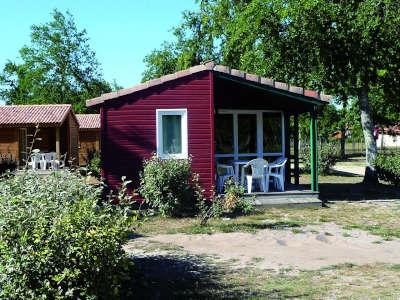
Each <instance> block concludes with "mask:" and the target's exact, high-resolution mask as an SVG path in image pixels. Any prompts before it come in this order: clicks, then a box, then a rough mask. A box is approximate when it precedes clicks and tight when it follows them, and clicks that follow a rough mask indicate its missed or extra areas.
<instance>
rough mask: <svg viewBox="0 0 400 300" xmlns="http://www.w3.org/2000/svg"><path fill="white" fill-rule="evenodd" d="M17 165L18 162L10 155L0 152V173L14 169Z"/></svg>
mask: <svg viewBox="0 0 400 300" xmlns="http://www.w3.org/2000/svg"><path fill="white" fill-rule="evenodd" d="M17 167H18V162H17V161H16V160H15V159H13V158H12V156H11V155H1V154H0V175H1V174H3V173H5V172H7V171H14V170H15V169H16V168H17Z"/></svg>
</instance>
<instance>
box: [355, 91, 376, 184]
mask: <svg viewBox="0 0 400 300" xmlns="http://www.w3.org/2000/svg"><path fill="white" fill-rule="evenodd" d="M358 99H359V101H360V110H361V126H362V130H363V134H364V140H365V149H366V162H367V166H366V168H365V175H364V183H372V184H376V183H378V176H377V174H376V170H375V167H374V160H375V158H376V154H377V148H376V140H375V138H374V134H373V131H374V123H373V120H372V116H371V108H370V105H369V98H368V88H367V87H366V86H364V87H363V88H361V90H360V93H359V96H358Z"/></svg>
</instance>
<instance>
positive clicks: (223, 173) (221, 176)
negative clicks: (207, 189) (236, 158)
mask: <svg viewBox="0 0 400 300" xmlns="http://www.w3.org/2000/svg"><path fill="white" fill-rule="evenodd" d="M217 176H218V177H217V192H218V193H222V192H223V191H224V186H225V182H226V181H227V180H228V179H229V178H234V177H235V172H234V171H233V167H232V166H230V165H224V164H217Z"/></svg>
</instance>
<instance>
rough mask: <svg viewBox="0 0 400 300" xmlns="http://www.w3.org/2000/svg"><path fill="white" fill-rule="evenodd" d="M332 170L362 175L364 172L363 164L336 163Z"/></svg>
mask: <svg viewBox="0 0 400 300" xmlns="http://www.w3.org/2000/svg"><path fill="white" fill-rule="evenodd" d="M332 170H334V171H338V172H342V173H350V174H354V175H358V176H364V174H365V166H356V165H349V164H340V163H337V164H336V165H335V166H333V167H332Z"/></svg>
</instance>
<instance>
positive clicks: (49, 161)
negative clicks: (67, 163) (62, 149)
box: [43, 152, 57, 169]
mask: <svg viewBox="0 0 400 300" xmlns="http://www.w3.org/2000/svg"><path fill="white" fill-rule="evenodd" d="M43 156H44V160H45V161H46V169H47V168H52V169H54V161H55V160H56V158H57V154H56V153H55V152H48V153H44V154H43Z"/></svg>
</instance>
